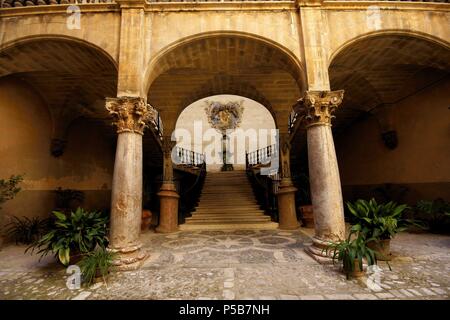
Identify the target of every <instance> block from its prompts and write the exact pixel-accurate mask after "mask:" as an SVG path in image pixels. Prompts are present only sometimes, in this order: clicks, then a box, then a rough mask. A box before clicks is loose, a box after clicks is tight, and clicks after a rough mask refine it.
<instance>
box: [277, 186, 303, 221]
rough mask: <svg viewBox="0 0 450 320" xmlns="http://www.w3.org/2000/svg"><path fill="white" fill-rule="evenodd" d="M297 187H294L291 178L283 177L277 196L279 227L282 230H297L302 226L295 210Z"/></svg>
mask: <svg viewBox="0 0 450 320" xmlns="http://www.w3.org/2000/svg"><path fill="white" fill-rule="evenodd" d="M296 191H297V188H295V187H294V185H293V184H292V181H291V180H290V179H283V180H282V181H281V183H280V186H279V189H278V193H277V197H278V217H279V219H278V220H279V221H278V229H281V230H295V229H298V228H299V227H300V223H299V222H298V220H297V213H296V211H295V192H296Z"/></svg>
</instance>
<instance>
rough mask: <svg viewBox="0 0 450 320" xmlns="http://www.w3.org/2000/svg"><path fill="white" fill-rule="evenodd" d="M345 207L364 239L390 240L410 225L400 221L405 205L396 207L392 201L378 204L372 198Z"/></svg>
mask: <svg viewBox="0 0 450 320" xmlns="http://www.w3.org/2000/svg"><path fill="white" fill-rule="evenodd" d="M347 207H348V209H349V211H350V213H351V214H352V215H353V216H354V217H355V218H356V225H358V226H359V229H360V230H361V232H362V233H363V234H364V236H365V237H366V238H373V239H380V240H384V239H391V238H392V237H394V235H395V234H396V233H398V232H400V231H403V230H405V229H406V224H407V223H412V222H411V221H409V220H402V219H401V216H402V214H403V212H404V211H405V209H407V208H408V206H407V205H406V204H401V205H397V204H396V203H395V202H393V201H390V202H388V203H386V204H378V203H377V202H376V200H375V199H374V198H372V199H371V200H369V201H367V200H362V199H359V200H357V201H356V202H355V203H353V204H352V203H350V202H347Z"/></svg>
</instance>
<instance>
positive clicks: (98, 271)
mask: <svg viewBox="0 0 450 320" xmlns="http://www.w3.org/2000/svg"><path fill="white" fill-rule="evenodd" d="M114 258H115V253H113V252H111V251H108V250H106V249H105V248H100V249H98V250H94V251H92V252H89V253H87V254H86V255H85V256H84V257H83V258H82V259H81V261H80V262H79V263H78V265H79V267H80V269H81V273H82V275H83V282H84V283H85V284H86V285H87V286H90V285H91V284H92V283H93V282H94V279H95V278H96V277H99V276H101V277H102V278H103V281H105V277H106V276H107V275H108V273H109V271H110V269H111V268H112V267H113V260H114Z"/></svg>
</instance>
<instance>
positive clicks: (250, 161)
mask: <svg viewBox="0 0 450 320" xmlns="http://www.w3.org/2000/svg"><path fill="white" fill-rule="evenodd" d="M277 154H278V149H277V148H276V145H275V144H272V145H270V146H267V147H264V148H261V149H258V150H255V151H252V152H246V153H245V164H246V167H247V168H249V167H252V166H255V165H265V164H269V163H270V161H271V160H272V158H273V157H275V156H276V155H277Z"/></svg>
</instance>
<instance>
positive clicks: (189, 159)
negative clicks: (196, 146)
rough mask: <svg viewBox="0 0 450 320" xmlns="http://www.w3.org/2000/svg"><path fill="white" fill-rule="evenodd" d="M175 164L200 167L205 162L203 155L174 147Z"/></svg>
mask: <svg viewBox="0 0 450 320" xmlns="http://www.w3.org/2000/svg"><path fill="white" fill-rule="evenodd" d="M175 157H176V159H175V162H176V163H177V164H181V165H189V166H193V167H201V166H203V164H204V162H205V155H203V154H201V153H198V152H195V151H192V150H188V149H185V148H182V147H175Z"/></svg>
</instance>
